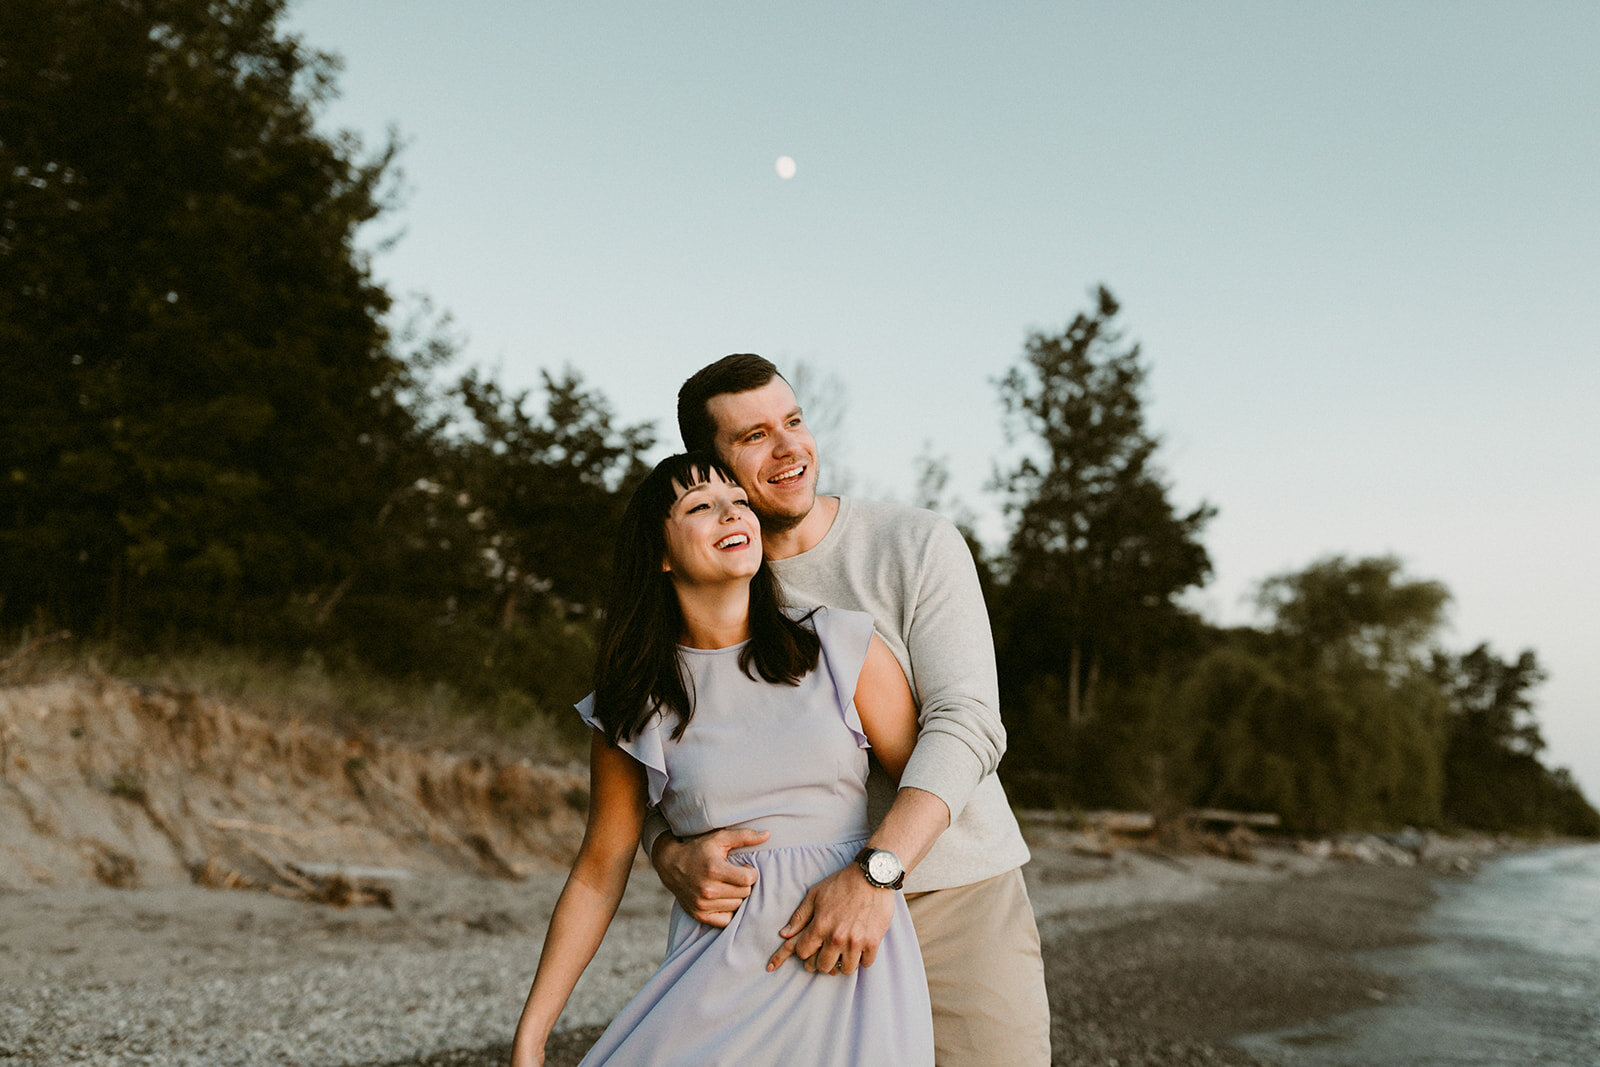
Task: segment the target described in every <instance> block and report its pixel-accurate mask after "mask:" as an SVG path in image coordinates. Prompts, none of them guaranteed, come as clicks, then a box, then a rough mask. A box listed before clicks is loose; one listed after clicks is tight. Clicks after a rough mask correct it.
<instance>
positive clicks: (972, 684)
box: [768, 520, 1006, 972]
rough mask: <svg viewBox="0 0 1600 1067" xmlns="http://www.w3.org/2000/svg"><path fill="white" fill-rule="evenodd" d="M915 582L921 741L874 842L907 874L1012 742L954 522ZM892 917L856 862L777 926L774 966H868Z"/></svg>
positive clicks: (942, 530) (912, 648)
mask: <svg viewBox="0 0 1600 1067" xmlns="http://www.w3.org/2000/svg"><path fill="white" fill-rule="evenodd" d="M914 581H915V588H914V589H911V590H908V591H907V598H908V600H909V601H910V602H911V605H912V606H911V609H910V610H909V611H908V613H907V614H908V616H909V618H908V619H907V620H905V621H906V623H907V624H908V625H907V626H906V632H905V634H904V640H905V645H906V651H907V654H908V656H909V658H910V660H911V671H912V674H913V675H914V676H915V679H916V689H917V696H918V698H919V704H920V706H921V709H922V710H921V716H920V722H919V726H918V734H917V741H916V747H915V748H914V749H913V751H912V753H911V758H910V760H909V762H908V763H907V765H906V768H905V772H904V773H903V774H902V775H901V776H900V783H899V784H900V788H899V791H898V792H897V793H896V794H895V799H894V804H893V805H892V806H891V807H890V809H889V812H888V814H886V815H885V816H884V818H883V821H882V822H881V823H879V824H878V827H877V829H876V830H874V831H873V833H872V836H871V837H870V838H869V839H868V844H870V845H872V846H873V847H874V848H885V849H888V850H889V851H890V852H893V853H894V854H895V855H896V856H897V857H899V859H900V862H901V863H902V865H903V866H904V867H905V869H906V870H907V872H910V871H911V870H912V869H914V868H915V867H916V865H917V864H918V863H920V862H921V861H922V860H923V858H924V857H926V856H927V854H928V852H929V851H930V850H931V849H932V848H933V845H934V843H935V842H936V841H937V840H938V838H939V835H940V834H942V833H943V832H944V831H945V830H946V829H947V828H948V827H949V825H950V823H951V822H953V821H954V820H955V818H956V816H957V815H959V814H960V813H961V810H962V809H963V808H964V807H965V806H966V803H967V800H968V799H969V798H970V797H971V795H972V791H973V790H974V789H976V788H977V786H978V783H979V782H980V781H982V780H983V778H984V777H985V776H986V775H988V774H991V773H993V772H994V770H995V768H997V767H998V766H999V765H1000V757H1001V756H1002V755H1004V753H1005V741H1006V737H1005V727H1004V725H1003V724H1002V722H1001V720H1000V695H999V679H998V676H997V674H996V672H995V664H994V638H993V636H992V634H991V633H990V629H989V613H988V609H987V607H986V606H985V605H984V602H983V590H982V587H981V586H980V585H979V584H978V571H977V567H976V565H975V564H974V563H973V561H972V552H971V550H970V549H969V548H968V547H967V543H966V541H965V539H963V538H962V536H961V533H960V531H958V530H957V529H956V528H955V526H954V525H953V524H952V523H949V522H947V521H943V520H941V521H939V522H938V523H937V525H936V526H935V527H934V529H933V530H932V532H931V534H930V537H929V543H928V546H927V550H926V552H925V553H923V556H922V566H921V567H920V569H919V571H918V572H917V573H916V575H915V576H914ZM885 621H887V620H885ZM892 914H893V901H892V899H891V898H890V893H889V891H887V890H883V889H878V888H876V887H874V886H872V885H871V884H870V883H868V882H867V880H866V877H865V875H863V874H862V872H861V871H860V870H859V869H858V868H857V867H856V866H855V865H854V864H851V865H849V866H847V867H845V868H844V869H843V870H841V871H838V872H836V873H835V874H833V875H831V876H829V877H828V878H825V879H823V880H822V881H820V882H818V883H817V884H816V885H814V886H812V887H811V890H810V892H808V893H807V894H806V897H805V899H804V900H803V901H801V904H800V907H799V908H797V909H796V910H795V913H794V915H793V916H792V917H791V918H790V920H789V923H788V925H786V926H785V927H784V928H783V930H781V931H779V933H780V936H782V937H783V938H784V942H783V945H782V946H781V947H780V948H779V949H778V951H777V952H776V953H775V954H774V955H773V957H772V959H771V960H770V961H769V963H768V969H774V968H776V967H777V966H778V965H780V964H781V963H782V962H783V961H784V960H785V959H787V958H788V956H789V955H791V954H792V955H795V956H798V957H799V958H800V959H801V960H803V961H805V964H806V968H807V969H808V970H812V971H823V972H826V971H829V970H832V969H833V968H834V966H835V965H838V966H839V968H840V970H841V971H843V970H844V969H845V967H846V966H849V965H850V964H851V963H852V961H856V960H859V962H860V964H861V966H869V965H870V964H871V963H872V961H873V959H875V958H876V956H877V951H878V943H879V942H880V941H882V940H883V935H884V933H885V932H887V931H888V928H889V920H890V917H891V916H892ZM850 969H851V970H853V969H854V968H853V967H851V968H850Z"/></svg>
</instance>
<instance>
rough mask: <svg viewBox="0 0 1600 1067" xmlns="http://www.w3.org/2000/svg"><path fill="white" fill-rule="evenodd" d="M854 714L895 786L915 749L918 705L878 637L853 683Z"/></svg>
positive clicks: (896, 663) (871, 645) (898, 668)
mask: <svg viewBox="0 0 1600 1067" xmlns="http://www.w3.org/2000/svg"><path fill="white" fill-rule="evenodd" d="M856 712H857V714H859V715H860V716H861V729H862V730H863V731H864V732H865V733H866V735H867V742H868V743H869V744H871V745H872V754H873V755H874V756H876V757H877V758H878V762H879V763H880V764H882V765H883V769H884V770H886V771H888V772H889V776H890V777H891V778H893V779H894V780H895V782H896V783H899V781H900V774H901V772H902V771H904V770H905V769H906V761H907V760H909V759H910V758H911V750H912V749H914V748H916V747H917V705H916V702H915V701H914V700H912V698H911V687H910V686H909V685H907V684H906V676H905V673H904V672H903V671H901V670H900V663H899V661H898V660H896V659H895V658H894V653H893V652H890V651H889V646H888V645H886V644H884V643H883V639H882V638H880V637H879V636H878V635H877V634H873V635H872V644H870V645H868V646H867V660H866V662H865V663H864V664H862V666H861V675H860V677H859V678H858V679H857V680H856Z"/></svg>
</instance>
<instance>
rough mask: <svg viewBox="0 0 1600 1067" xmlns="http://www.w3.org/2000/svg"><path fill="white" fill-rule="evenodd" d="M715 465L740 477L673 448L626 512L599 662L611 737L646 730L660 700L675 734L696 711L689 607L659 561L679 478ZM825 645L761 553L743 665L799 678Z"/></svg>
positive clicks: (599, 714) (705, 457)
mask: <svg viewBox="0 0 1600 1067" xmlns="http://www.w3.org/2000/svg"><path fill="white" fill-rule="evenodd" d="M713 475H716V476H717V477H720V478H722V479H723V480H724V481H726V482H727V483H728V484H729V485H737V484H738V480H737V479H736V478H734V476H733V473H732V472H731V471H729V470H728V468H727V467H725V466H723V465H722V463H721V462H719V461H718V460H717V459H716V458H715V457H714V456H712V455H710V454H709V453H705V452H687V453H681V454H679V455H676V456H668V457H667V458H666V459H664V460H662V461H661V462H660V463H658V464H656V467H655V469H654V470H652V471H651V472H650V473H649V474H648V475H646V476H645V479H644V481H643V482H641V483H639V488H637V489H635V490H634V491H633V496H632V497H631V498H630V499H629V500H628V507H627V510H625V511H624V512H623V515H622V524H621V526H620V527H618V529H617V546H616V561H615V565H614V567H613V569H612V578H611V592H610V595H609V596H608V597H607V599H606V614H605V620H604V621H603V622H602V624H601V626H600V649H599V652H598V654H597V655H596V657H595V664H594V712H595V717H596V718H598V719H599V720H600V723H601V725H603V726H604V727H605V731H606V737H608V738H610V740H611V742H612V743H613V744H615V743H616V742H618V741H624V740H627V739H628V738H630V737H633V736H634V735H636V734H638V733H639V731H640V730H642V729H643V728H644V726H645V723H647V722H648V721H649V719H650V716H651V715H652V714H654V713H655V711H656V710H657V709H658V708H659V709H661V710H662V711H663V712H667V711H670V712H674V713H676V714H677V716H678V724H677V726H676V727H674V728H673V731H672V737H673V739H674V740H676V739H678V738H680V737H682V736H683V731H684V729H685V728H686V727H687V726H688V725H689V719H690V718H691V717H692V716H693V715H694V697H693V694H692V693H690V692H689V691H688V689H687V688H686V687H685V685H684V673H683V671H681V670H680V668H679V663H678V657H679V653H678V637H679V635H681V634H682V633H683V614H682V612H681V611H680V610H679V608H678V595H677V593H676V592H675V591H674V590H673V587H672V578H671V576H670V575H669V574H667V572H665V571H663V570H662V569H661V562H662V560H663V559H665V558H666V555H667V536H666V521H667V513H668V512H669V511H670V510H671V508H672V505H673V502H674V501H676V500H677V498H678V490H677V488H675V487H674V484H673V483H677V485H678V486H681V487H683V488H684V489H688V488H691V487H693V486H696V485H700V484H702V483H704V482H706V481H708V480H709V479H710V478H711V477H712V476H713ZM820 648H821V643H820V642H819V641H818V640H817V635H816V634H814V633H812V632H811V631H810V630H808V629H806V628H805V627H804V626H801V625H800V624H799V623H798V622H796V621H795V620H794V619H791V618H790V617H789V616H788V615H786V614H785V613H784V611H783V591H782V588H781V587H780V586H779V584H778V578H777V576H776V575H775V574H773V573H772V568H770V567H768V566H767V564H766V562H765V561H763V562H762V564H761V567H760V569H759V570H757V571H756V573H755V576H754V577H752V578H751V579H750V640H749V642H748V643H747V644H746V645H745V646H744V648H743V649H741V650H740V652H739V667H740V669H741V670H743V671H744V672H745V673H746V674H748V675H749V676H750V677H751V678H755V677H756V676H757V675H760V677H761V678H762V679H764V680H766V681H768V682H772V683H773V684H775V685H776V684H784V685H797V684H799V682H800V679H801V678H802V677H804V676H805V675H806V674H808V673H810V672H811V671H812V670H814V669H815V668H816V666H817V654H818V651H819V650H820Z"/></svg>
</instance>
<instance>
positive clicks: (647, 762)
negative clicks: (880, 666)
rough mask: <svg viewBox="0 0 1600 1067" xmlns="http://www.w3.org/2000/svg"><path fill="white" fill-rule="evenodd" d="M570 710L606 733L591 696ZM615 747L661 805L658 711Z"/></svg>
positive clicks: (662, 752)
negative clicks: (636, 766) (640, 769)
mask: <svg viewBox="0 0 1600 1067" xmlns="http://www.w3.org/2000/svg"><path fill="white" fill-rule="evenodd" d="M852 684H853V683H852ZM573 707H575V708H577V709H578V716H579V718H581V719H583V721H584V722H585V723H587V724H588V725H589V726H590V727H592V728H594V729H596V730H599V731H600V732H601V733H602V734H603V733H605V732H606V728H605V727H604V726H603V725H601V723H600V720H599V719H597V718H595V714H594V694H593V693H590V694H589V695H588V696H586V697H584V698H583V699H582V700H580V701H578V702H577V703H576V704H574V705H573ZM617 747H618V748H620V749H622V751H624V752H626V753H627V754H628V755H630V756H632V757H633V758H634V759H636V760H638V761H639V762H640V763H641V764H643V766H644V770H645V778H646V780H647V784H648V786H649V789H650V803H651V804H652V805H656V804H660V803H661V794H662V793H664V792H665V791H666V788H667V750H666V746H665V745H664V744H663V743H662V741H661V714H660V713H659V712H658V713H656V714H655V715H652V716H650V721H649V722H647V723H646V724H645V726H644V729H642V730H640V731H639V732H638V733H637V734H635V735H634V736H632V737H630V738H628V740H626V741H623V742H622V743H621V744H619V745H618V746H617Z"/></svg>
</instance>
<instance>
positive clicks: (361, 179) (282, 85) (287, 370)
mask: <svg viewBox="0 0 1600 1067" xmlns="http://www.w3.org/2000/svg"><path fill="white" fill-rule="evenodd" d="M283 6H284V0H8V2H7V3H6V4H5V5H3V6H0V361H3V362H0V380H3V381H4V382H5V383H6V386H5V388H4V389H3V390H0V471H3V472H4V477H3V478H0V575H3V577H0V582H3V587H0V597H3V602H0V611H3V613H4V616H5V618H6V619H7V620H9V621H12V622H16V621H20V620H24V619H26V618H27V617H28V616H30V615H31V614H32V613H34V612H36V611H42V612H45V613H47V614H48V615H50V616H53V617H55V618H57V619H59V620H60V621H62V622H65V623H67V624H69V625H71V626H73V627H74V628H79V629H89V628H94V627H99V628H103V629H108V630H117V629H119V628H131V629H135V630H139V629H149V628H151V627H159V626H176V627H179V628H191V627H201V626H206V627H218V628H220V631H221V632H222V633H223V634H225V635H226V634H233V635H235V636H237V635H238V634H240V633H241V632H243V631H244V630H247V629H251V628H253V627H256V626H257V625H259V620H260V617H261V616H262V615H263V614H266V615H268V616H273V617H275V616H276V614H277V612H278V609H279V608H280V607H281V606H282V605H283V604H284V603H285V601H286V600H287V599H290V598H292V597H294V596H301V597H312V598H315V597H316V596H317V595H319V591H320V595H321V596H323V597H328V596H332V595H333V594H334V592H335V591H336V590H338V589H339V588H341V586H346V587H347V585H348V582H349V580H350V577H351V575H353V574H355V573H356V572H357V571H359V570H360V567H361V560H362V558H363V556H364V555H365V553H366V552H367V551H368V549H369V547H370V546H371V545H372V544H373V542H374V541H375V540H376V539H379V538H381V536H382V534H383V531H382V530H381V529H380V527H381V526H382V524H383V523H384V517H385V516H386V514H388V513H389V512H390V511H391V510H392V504H393V501H394V499H395V497H396V494H399V493H404V492H405V491H407V489H408V487H409V486H411V485H412V484H413V483H414V482H415V481H416V479H417V478H418V477H419V475H420V473H421V472H422V471H423V470H424V469H425V467H426V455H427V451H428V447H427V442H426V441H424V440H422V438H423V437H424V436H425V434H424V431H423V427H421V426H420V425H419V423H418V420H417V418H416V416H415V413H414V412H413V411H412V410H411V409H410V408H409V407H408V405H407V403H406V393H407V390H408V389H410V388H412V387H413V386H414V385H415V383H416V379H417V376H418V375H419V374H421V373H424V372H425V370H426V369H427V368H426V365H425V362H416V361H413V360H411V359H409V358H408V357H406V356H404V355H402V354H401V353H399V352H397V351H396V349H395V346H394V345H393V344H391V342H390V338H389V337H388V335H387V334H386V332H385V329H384V326H383V323H382V319H383V315H384V313H385V312H386V310H387V308H388V303H389V301H388V297H387V295H386V294H385V292H384V291H383V290H382V289H381V288H380V287H379V286H378V285H377V284H376V283H374V281H373V280H372V278H371V276H370V273H369V270H368V264H367V261H366V258H365V256H364V255H363V254H362V253H361V252H359V251H358V250H357V247H356V244H355V236H356V233H357V231H358V230H359V229H360V227H361V226H362V225H363V224H364V223H365V222H367V221H368V220H370V219H372V218H373V217H375V216H376V215H377V214H378V213H379V212H380V210H382V208H383V206H384V201H383V194H382V188H383V183H384V179H385V175H386V174H387V173H388V171H389V170H390V166H391V163H392V160H393V155H394V148H393V146H392V145H390V146H389V147H387V148H385V149H384V150H381V151H379V152H378V153H377V154H376V155H374V156H372V157H370V158H366V159H363V158H360V155H359V153H360V149H359V146H358V145H357V144H356V143H355V142H354V141H353V140H352V139H351V138H348V137H339V138H333V139H330V138H328V137H325V136H323V135H322V134H320V133H319V132H318V131H317V130H316V129H315V126H314V121H313V119H314V116H313V112H314V110H315V108H316V106H317V105H318V104H319V103H321V102H322V101H323V100H325V99H326V98H327V97H328V96H329V94H330V93H331V92H332V76H333V72H334V70H335V63H334V61H333V60H332V59H331V58H330V57H328V56H325V55H322V54H320V53H317V52H314V51H310V50H308V49H306V48H305V47H304V46H302V45H301V44H300V43H299V41H298V40H296V39H295V38H293V37H288V36H284V35H283V34H282V33H280V31H279V29H278V20H279V17H280V14H281V12H282V9H283Z"/></svg>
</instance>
